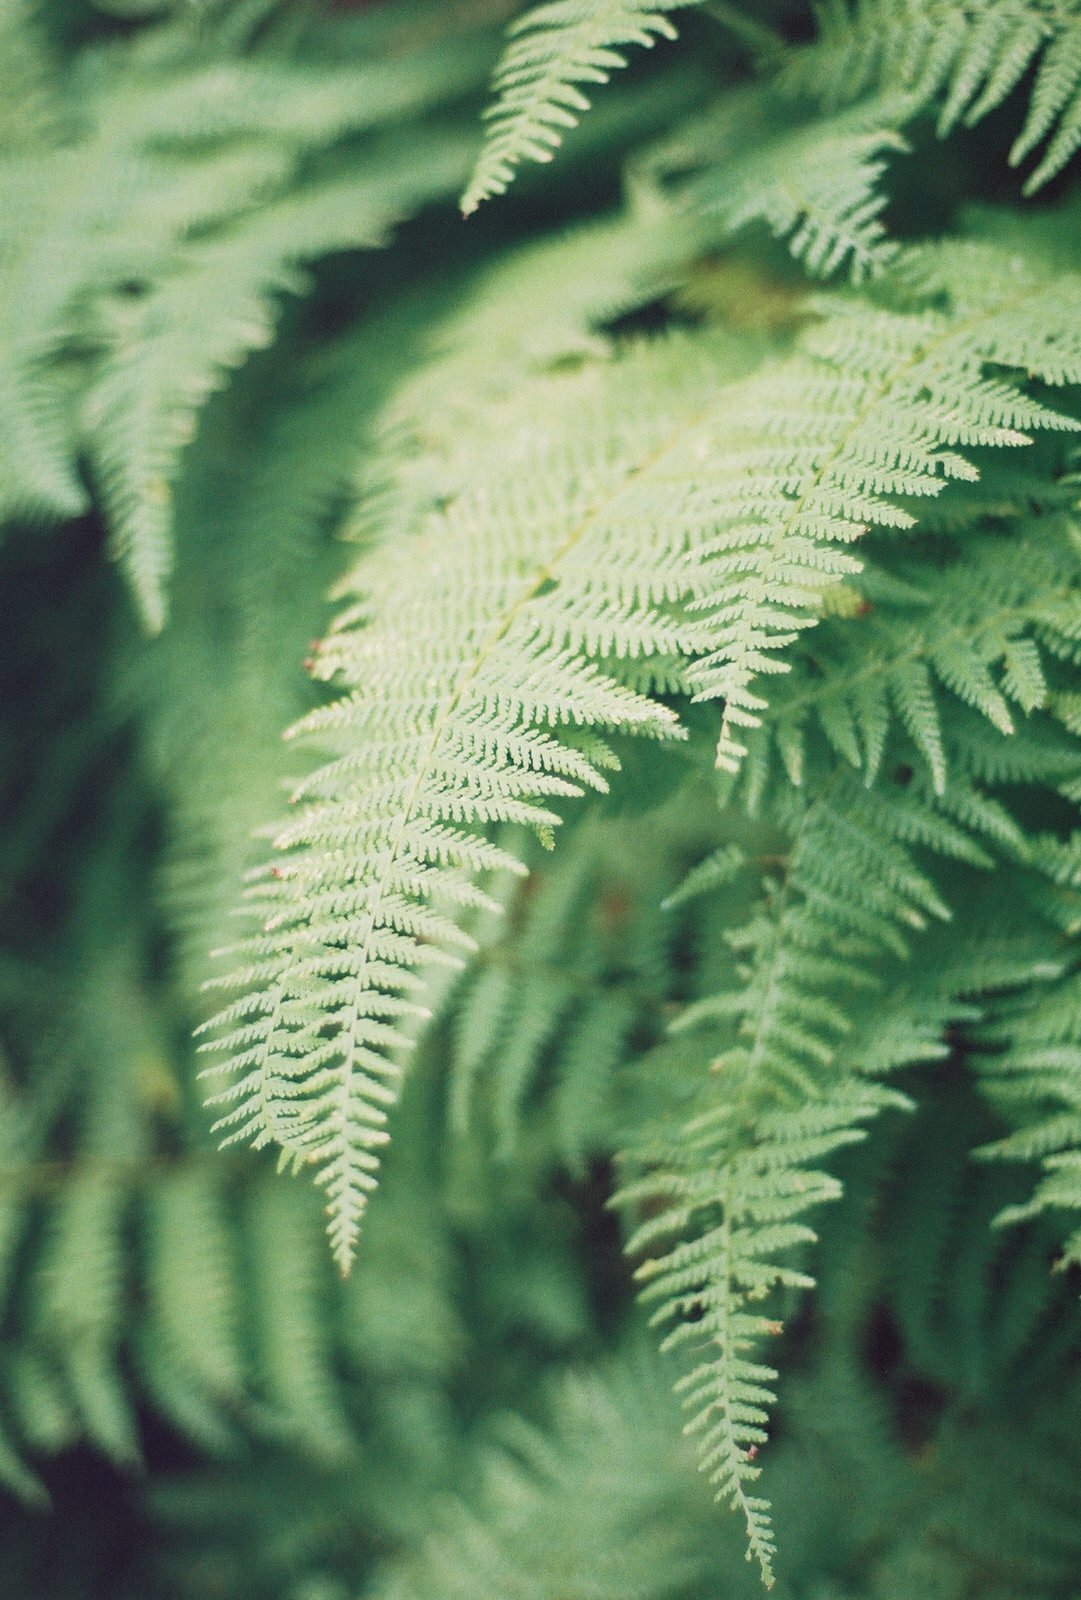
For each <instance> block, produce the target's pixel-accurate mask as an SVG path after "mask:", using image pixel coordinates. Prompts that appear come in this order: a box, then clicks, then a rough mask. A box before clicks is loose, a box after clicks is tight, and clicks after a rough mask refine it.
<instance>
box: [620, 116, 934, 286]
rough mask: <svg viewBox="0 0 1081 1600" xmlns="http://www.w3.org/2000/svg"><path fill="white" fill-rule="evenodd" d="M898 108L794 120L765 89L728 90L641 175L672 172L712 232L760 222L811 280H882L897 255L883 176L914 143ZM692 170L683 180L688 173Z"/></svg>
mask: <svg viewBox="0 0 1081 1600" xmlns="http://www.w3.org/2000/svg"><path fill="white" fill-rule="evenodd" d="M896 116H897V113H896V107H894V106H891V105H890V104H889V103H887V102H884V103H882V104H879V103H877V102H871V103H870V104H868V105H860V106H857V107H856V108H855V109H854V110H850V111H846V112H842V113H839V114H835V115H834V116H832V117H817V118H814V119H812V120H810V121H807V120H805V119H797V118H793V115H792V111H791V108H790V106H788V105H787V104H786V102H785V101H784V99H783V97H781V96H780V95H778V94H777V93H776V91H775V90H773V89H771V88H769V87H768V86H762V85H755V86H753V87H752V88H749V89H746V90H743V91H730V92H729V93H728V94H727V95H725V96H724V98H723V99H722V100H721V101H720V103H719V105H718V106H717V109H716V111H715V112H713V113H712V114H711V115H707V116H702V115H699V116H698V117H697V118H696V119H695V120H694V122H693V124H691V125H690V126H689V127H688V128H687V129H686V130H681V131H680V132H678V133H677V134H676V135H675V136H674V137H673V138H672V139H671V140H670V141H668V142H666V143H665V145H664V146H662V147H661V148H660V149H658V150H655V151H652V152H649V153H648V154H647V155H646V156H645V157H643V158H641V159H640V162H639V164H638V167H637V168H636V173H637V175H638V177H639V181H642V179H643V178H644V177H645V176H646V175H649V176H651V177H652V178H653V179H654V181H656V180H657V179H658V178H660V179H663V178H665V177H667V176H670V175H671V176H675V177H677V178H678V180H679V181H678V182H676V183H675V186H674V187H675V194H676V195H677V196H678V199H679V202H680V206H681V207H683V206H686V207H689V208H690V209H691V211H692V212H693V213H695V214H697V215H699V216H700V217H701V218H702V225H703V228H704V230H705V232H706V233H707V235H711V234H715V232H716V230H717V229H718V228H719V230H720V232H721V236H722V237H724V236H727V235H731V234H737V233H739V232H740V231H741V230H743V229H744V228H746V227H747V226H748V225H750V224H751V223H754V222H764V223H765V225H766V226H767V227H768V228H769V230H770V232H771V233H773V234H774V235H775V236H776V237H777V238H779V239H783V240H785V242H786V243H787V245H788V248H789V249H790V250H791V252H792V254H793V255H794V256H795V257H796V259H797V260H798V261H800V262H802V264H803V265H804V267H805V268H806V270H807V271H808V272H809V273H811V274H812V275H813V276H814V277H820V278H826V277H830V276H831V275H832V274H834V273H835V272H840V271H844V272H847V274H848V276H849V277H850V278H851V279H852V281H853V282H854V283H862V282H865V281H867V280H869V279H871V278H874V277H877V276H878V275H879V274H880V273H881V272H882V271H884V269H885V268H886V267H887V266H888V265H889V263H890V262H891V261H892V260H893V258H894V257H895V256H896V254H897V250H898V246H897V243H896V241H895V240H892V239H890V238H889V237H888V236H887V234H886V230H885V227H884V225H883V223H882V220H881V213H882V211H883V209H884V207H885V205H886V194H885V193H884V192H883V191H881V190H880V189H879V180H880V179H881V177H882V175H883V173H884V172H885V170H886V167H887V164H888V162H889V160H890V157H891V156H893V155H896V154H898V153H903V152H904V151H906V150H907V149H908V146H907V144H906V142H905V140H904V139H903V138H902V137H901V135H900V134H899V133H898V132H897V130H896V128H895V126H894V123H895V121H896ZM688 171H689V172H690V173H691V176H689V177H686V176H684V175H685V174H686V173H687V172H688Z"/></svg>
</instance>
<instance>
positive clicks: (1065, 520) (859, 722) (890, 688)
mask: <svg viewBox="0 0 1081 1600" xmlns="http://www.w3.org/2000/svg"><path fill="white" fill-rule="evenodd" d="M929 572H930V573H933V576H934V586H933V589H931V590H927V589H924V588H922V587H921V585H922V584H924V583H926V581H927V577H928V575H929ZM1079 585H1081V561H1079V549H1078V544H1077V539H1076V534H1075V530H1074V525H1073V518H1072V516H1065V517H1062V516H1060V517H1058V518H1056V517H1054V516H1052V517H1048V518H1044V519H1041V520H1040V521H1039V522H1038V523H1034V524H1033V525H1032V526H1031V528H1030V529H1029V530H1028V531H1025V530H1024V528H1023V527H1022V528H1018V529H1017V530H1016V531H1013V532H1011V534H1010V535H1009V536H1007V537H993V536H992V537H986V536H985V537H984V538H982V539H980V540H979V541H978V542H976V543H974V544H973V545H971V546H970V547H968V548H965V549H963V550H962V551H961V552H960V554H959V555H958V557H957V558H956V559H955V560H953V561H952V562H951V563H950V564H949V565H947V566H944V567H939V566H936V567H932V568H930V569H928V568H927V567H925V566H923V565H919V566H917V565H912V566H909V567H905V566H903V565H902V566H900V567H894V569H893V570H892V571H890V570H888V569H886V570H883V571H881V572H876V570H875V569H874V568H868V569H867V570H866V571H865V572H864V574H863V575H862V577H861V579H860V587H861V590H862V594H863V596H864V599H863V602H862V606H861V609H860V612H859V613H858V614H857V615H856V616H855V617H853V618H850V619H846V620H844V621H831V620H830V619H826V620H825V621H823V622H822V623H821V624H820V626H819V628H818V629H817V630H816V632H815V633H814V635H813V636H812V638H811V640H810V641H809V648H806V650H805V651H804V652H801V654H802V656H803V659H802V660H797V661H796V662H794V664H793V672H792V675H791V676H790V677H788V678H785V679H784V680H783V681H782V682H780V683H778V685H777V687H776V689H775V690H774V693H773V696H772V698H771V702H770V706H769V709H768V711H767V712H766V713H765V714H764V726H763V734H764V736H765V737H766V738H767V739H769V740H772V741H773V742H774V743H775V745H776V748H777V750H778V752H779V753H780V755H781V757H782V760H783V762H784V766H785V770H786V772H787V773H788V776H789V778H790V779H791V780H792V782H794V783H798V782H800V781H801V778H802V774H803V772H804V771H805V770H806V765H807V732H808V729H809V728H812V727H813V728H815V729H816V731H817V733H818V735H819V736H820V737H821V738H823V739H824V740H825V741H826V743H827V745H828V746H829V747H830V749H831V750H832V751H833V753H834V754H835V755H836V756H837V757H839V758H840V760H842V761H844V762H846V763H849V764H851V765H852V766H855V767H859V768H860V769H861V770H862V772H863V774H864V779H865V782H866V783H867V784H868V785H870V784H872V783H874V782H875V781H876V779H877V777H878V775H879V772H880V770H881V767H882V761H883V757H884V754H885V752H886V749H887V743H888V740H889V735H890V729H891V726H892V725H893V724H894V723H895V721H896V720H897V719H898V718H900V719H901V721H902V722H903V723H904V724H905V726H906V727H907V728H908V730H909V732H910V733H911V735H912V738H913V742H914V744H915V746H916V748H917V750H918V752H919V755H920V759H921V760H922V761H923V762H924V763H926V765H927V767H928V769H929V772H930V774H931V777H932V780H933V782H934V784H935V786H936V788H937V789H939V790H940V791H941V790H942V789H943V788H944V787H945V783H946V779H947V775H948V771H949V767H948V761H947V754H946V748H945V745H946V738H945V736H944V733H943V718H944V708H943V706H942V700H941V696H942V692H943V691H945V692H946V693H947V694H951V695H955V696H956V697H957V698H958V699H960V700H961V701H963V702H964V703H965V704H967V705H969V706H971V707H973V708H974V709H975V710H976V711H977V712H979V714H980V715H981V716H983V717H986V718H987V720H988V722H990V723H991V725H992V726H993V727H994V728H996V729H997V730H998V732H999V733H1001V734H1003V735H1007V736H1009V735H1013V734H1014V733H1015V731H1016V727H1017V721H1018V718H1019V717H1021V718H1024V717H1028V716H1029V715H1030V714H1031V713H1032V712H1033V711H1035V710H1037V709H1038V708H1040V707H1044V706H1047V705H1048V704H1049V703H1050V702H1051V700H1052V698H1053V692H1052V689H1051V687H1050V682H1049V677H1048V671H1049V664H1051V663H1054V662H1060V663H1062V664H1063V665H1064V666H1065V667H1066V668H1069V667H1071V666H1076V664H1077V662H1078V660H1079V658H1081V639H1079V637H1078V599H1079V593H1081V589H1079ZM756 759H762V756H761V753H760V752H759V753H758V754H757V755H756Z"/></svg>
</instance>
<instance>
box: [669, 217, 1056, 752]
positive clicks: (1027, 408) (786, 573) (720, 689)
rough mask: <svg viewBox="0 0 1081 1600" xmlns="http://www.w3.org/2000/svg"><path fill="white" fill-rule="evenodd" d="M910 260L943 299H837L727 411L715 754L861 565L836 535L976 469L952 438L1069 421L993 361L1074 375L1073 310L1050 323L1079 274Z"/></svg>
mask: <svg viewBox="0 0 1081 1600" xmlns="http://www.w3.org/2000/svg"><path fill="white" fill-rule="evenodd" d="M912 270H914V271H915V272H917V273H918V275H919V277H920V279H921V280H922V283H923V285H924V287H925V288H926V289H928V290H930V289H931V288H933V287H934V286H936V285H938V286H948V289H949V291H950V293H951V299H952V304H951V307H950V309H949V311H946V312H944V311H942V310H939V309H931V308H930V307H929V308H928V309H920V310H912V311H907V312H901V313H898V312H893V311H887V310H885V309H882V310H879V309H875V310H871V309H870V308H869V307H867V306H866V305H865V304H864V303H861V302H856V301H853V302H851V303H850V304H849V305H848V306H846V305H845V303H844V302H843V301H840V302H831V303H830V304H829V309H830V310H832V311H833V315H829V316H827V317H826V318H824V319H823V320H822V321H821V322H820V323H817V324H815V325H813V326H812V327H811V329H810V330H809V331H808V332H807V334H805V335H804V337H803V339H802V340H801V344H802V350H801V353H800V354H799V355H798V356H796V357H795V358H792V359H790V360H789V361H788V362H787V363H785V364H783V365H781V366H779V367H773V368H767V369H766V370H764V371H763V372H762V373H761V374H760V375H756V376H755V377H753V378H751V379H750V380H748V382H747V383H746V384H744V385H743V386H742V388H741V391H740V393H739V397H738V404H737V405H735V406H733V412H732V420H731V423H730V426H729V429H728V431H727V432H726V435H725V443H724V448H725V449H726V450H728V451H729V452H731V459H732V463H733V468H732V469H731V475H730V479H729V492H728V494H727V495H726V496H725V499H724V501H723V502H722V503H721V506H720V508H719V513H720V514H719V516H718V524H719V526H718V529H717V532H716V534H714V536H713V537H712V538H711V539H710V540H708V541H707V543H706V545H705V547H704V551H703V554H704V556H705V561H704V564H703V568H702V572H703V589H704V591H705V592H704V593H703V594H702V595H701V596H700V597H697V598H696V599H695V601H694V602H693V604H694V607H695V609H696V610H697V611H700V612H702V613H705V614H706V615H708V617H709V621H710V625H711V629H712V640H711V649H710V651H709V653H708V654H707V655H706V656H705V657H704V658H703V659H702V660H701V661H699V662H697V663H696V664H695V666H694V668H693V673H692V681H693V682H694V685H695V687H696V690H697V692H698V694H699V696H700V697H702V698H712V697H717V698H722V699H723V700H724V720H723V724H722V730H721V737H720V741H719V745H718V762H719V764H720V765H722V766H725V767H729V768H732V767H735V766H736V765H738V762H739V760H740V758H741V756H742V755H743V754H744V753H745V752H744V747H743V746H742V744H741V743H740V741H739V739H738V738H737V736H736V730H737V729H741V728H746V727H753V726H755V725H756V723H757V721H758V717H759V714H760V712H761V710H762V709H763V706H764V705H765V701H764V700H763V699H762V697H761V695H759V694H758V693H756V692H755V691H754V690H753V689H752V688H751V684H752V681H753V680H754V678H755V677H756V676H757V675H758V674H760V673H775V672H777V671H779V670H784V663H783V662H779V661H778V659H777V652H779V651H780V650H782V649H784V648H786V647H787V646H790V645H791V644H792V643H793V641H794V640H795V638H796V637H797V634H798V632H799V631H800V630H801V629H803V628H805V627H807V626H809V625H810V624H811V623H812V622H813V621H814V620H816V617H815V612H816V610H817V609H819V608H820V605H821V599H820V597H821V591H822V589H823V588H824V587H826V586H827V585H828V584H829V583H830V582H831V581H833V580H836V579H838V578H843V577H844V576H845V575H846V574H849V573H852V572H853V571H855V570H858V566H857V564H856V563H855V561H854V559H853V558H852V557H851V556H850V555H849V554H848V553H847V552H846V550H845V549H844V546H846V545H850V544H851V543H853V541H855V540H856V539H858V538H859V537H861V535H863V534H864V533H865V532H866V530H867V528H868V527H875V526H878V527H893V528H902V529H903V528H906V527H911V526H912V525H913V523H914V521H915V517H914V515H913V513H912V512H911V511H909V510H907V509H905V508H903V507H902V506H899V505H898V504H897V499H896V497H899V496H903V497H905V498H906V499H908V500H913V499H916V500H918V499H919V498H921V497H927V496H934V495H937V494H938V493H940V492H941V490H942V489H943V487H944V486H945V484H946V482H947V481H948V480H949V479H951V478H960V479H965V478H969V479H971V478H973V477H975V476H977V473H976V469H975V468H974V467H973V465H972V464H971V462H970V460H969V459H968V458H967V457H966V456H965V455H963V454H962V453H961V452H960V451H959V450H958V448H957V447H958V446H961V447H962V448H965V447H972V446H974V445H1017V444H1023V443H1025V442H1027V440H1028V438H1029V434H1028V433H1027V431H1026V430H1028V429H1031V428H1039V427H1047V426H1051V427H1062V428H1065V429H1072V428H1075V427H1076V423H1074V422H1073V420H1072V419H1070V418H1068V417H1063V416H1057V415H1056V414H1055V413H1053V412H1051V411H1050V410H1049V409H1048V408H1047V407H1046V406H1044V405H1043V404H1042V403H1041V402H1037V401H1035V400H1033V399H1030V398H1028V397H1027V396H1026V395H1025V394H1024V392H1023V391H1022V390H1021V389H1019V388H1018V387H1016V386H1015V385H1014V384H1013V383H1011V382H1009V381H1008V380H1007V379H1006V378H1005V377H1004V375H1003V374H1002V373H1001V372H1000V371H996V372H994V374H992V372H991V371H990V370H989V368H990V367H991V366H992V365H993V366H994V367H995V368H996V369H1001V368H1007V369H1009V368H1016V369H1019V370H1020V371H1023V372H1026V373H1031V374H1032V375H1033V376H1039V377H1042V378H1044V379H1045V380H1046V381H1048V382H1052V383H1054V382H1063V381H1065V382H1071V381H1076V378H1077V375H1078V374H1079V373H1081V345H1079V344H1078V341H1077V339H1076V337H1075V334H1074V331H1073V328H1074V324H1073V322H1072V320H1071V321H1069V322H1067V321H1065V320H1064V321H1063V322H1062V323H1061V324H1060V325H1059V329H1058V331H1057V333H1056V334H1055V335H1054V336H1053V337H1050V338H1049V337H1048V329H1047V324H1048V319H1049V318H1051V319H1053V318H1055V315H1056V313H1055V312H1054V310H1053V309H1052V307H1053V306H1055V305H1060V304H1061V305H1064V304H1065V303H1066V302H1069V303H1081V280H1077V279H1075V278H1070V279H1059V278H1053V277H1048V278H1044V277H1042V276H1040V275H1039V274H1037V275H1033V276H1031V277H1028V276H1026V275H1025V274H1021V275H1018V273H1017V272H1016V270H1015V263H1014V262H1013V261H1012V260H1011V259H1010V258H1009V257H1007V256H1006V255H1004V254H998V253H997V252H985V251H984V250H983V249H981V248H980V247H978V246H975V245H973V246H971V247H967V248H966V247H963V246H961V247H958V249H957V250H956V251H953V252H950V251H944V252H941V253H938V254H929V255H928V256H924V257H921V256H919V255H917V256H916V257H915V258H914V261H913V269H912ZM962 274H964V276H962ZM1060 297H1065V300H1063V299H1062V298H1060ZM816 595H817V596H818V597H819V598H818V599H816Z"/></svg>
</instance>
